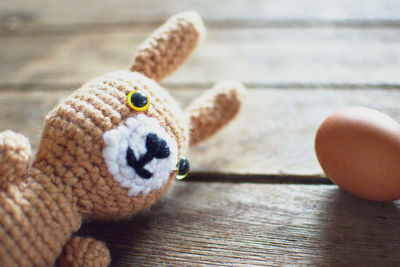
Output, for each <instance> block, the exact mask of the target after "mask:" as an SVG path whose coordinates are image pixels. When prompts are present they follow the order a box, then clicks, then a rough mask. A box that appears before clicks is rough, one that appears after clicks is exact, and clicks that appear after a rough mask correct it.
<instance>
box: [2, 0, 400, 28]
mask: <svg viewBox="0 0 400 267" xmlns="http://www.w3.org/2000/svg"><path fill="white" fill-rule="evenodd" d="M185 10H195V11H197V12H199V13H200V15H201V16H202V17H203V18H204V19H205V20H206V21H208V22H209V23H211V24H214V25H215V24H217V25H221V24H222V25H229V26H232V25H233V26H239V27H241V26H243V25H245V26H249V25H253V26H270V25H272V26H280V25H283V26H290V27H298V26H315V25H317V26H318V25H322V26H326V25H329V24H333V25H335V24H338V25H343V24H345V25H346V24H349V25H353V26H363V25H365V24H366V25H367V26H376V25H378V26H379V25H384V26H385V25H388V26H391V25H398V24H399V14H400V4H399V2H398V1H392V0H365V1H363V2H362V5H361V4H360V3H359V1H356V0H325V1H324V2H323V4H322V3H321V2H320V1H318V0H302V1H291V0H281V1H263V0H248V1H240V0H221V1H218V2H217V3H216V2H215V1H213V0H203V1H194V0H184V1H182V0H169V1H163V0H153V1H149V0H136V1H135V2H134V3H133V2H132V1H129V0H115V1H112V2H109V1H101V2H100V3H99V1H94V0H91V1H79V0H70V1H50V0H36V1H34V2H32V1H24V0H13V1H1V2H0V25H1V27H0V29H1V30H2V31H0V32H3V33H4V32H5V33H7V32H32V31H33V32H36V33H40V32H43V31H50V32H55V33H57V32H60V31H63V30H68V29H66V27H67V28H68V27H74V26H75V27H74V30H76V31H82V30H84V31H85V30H87V29H90V30H91V29H94V28H98V26H95V27H90V25H101V26H102V27H107V25H110V24H132V23H153V24H158V23H160V22H162V21H164V20H165V19H166V18H167V17H169V16H170V15H172V14H174V13H176V12H181V11H185ZM371 21H372V23H371Z"/></svg>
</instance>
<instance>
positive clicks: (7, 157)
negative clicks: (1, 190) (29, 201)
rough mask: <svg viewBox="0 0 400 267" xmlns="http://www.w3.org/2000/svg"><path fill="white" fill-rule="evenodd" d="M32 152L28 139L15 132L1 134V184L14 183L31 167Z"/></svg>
mask: <svg viewBox="0 0 400 267" xmlns="http://www.w3.org/2000/svg"><path fill="white" fill-rule="evenodd" d="M31 158H32V150H31V146H30V144H29V141H28V139H27V138H26V137H25V136H23V135H22V134H18V133H15V132H13V131H5V132H1V133H0V184H3V183H4V182H5V181H8V182H13V181H14V180H15V179H17V178H19V177H21V175H22V174H23V173H24V172H25V171H26V170H27V168H28V167H29V164H30V161H31Z"/></svg>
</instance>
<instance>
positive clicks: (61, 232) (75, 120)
mask: <svg viewBox="0 0 400 267" xmlns="http://www.w3.org/2000/svg"><path fill="white" fill-rule="evenodd" d="M202 32H203V29H202V23H201V20H200V18H199V17H198V15H197V14H195V13H191V12H188V13H182V14H178V15H176V16H175V17H173V18H171V19H170V20H169V21H167V23H166V24H165V25H163V26H162V27H161V28H160V29H159V30H157V31H156V32H155V33H154V34H153V35H152V36H151V37H150V38H149V39H148V40H147V41H146V42H145V43H144V45H143V46H142V47H141V49H140V50H139V52H138V55H137V56H136V58H135V60H134V62H133V65H132V68H131V70H132V71H128V70H121V71H116V72H112V73H108V74H105V75H103V76H101V77H97V78H95V79H93V80H91V81H89V82H87V83H85V84H84V85H83V86H82V87H81V88H79V89H78V90H76V91H75V92H74V93H72V94H71V95H70V96H68V97H67V98H66V99H64V100H62V101H61V102H60V103H59V104H58V105H57V106H56V107H55V108H54V109H53V110H52V111H51V112H50V113H49V114H48V116H47V117H46V125H45V129H44V131H43V134H42V139H41V143H40V146H39V150H38V153H37V155H36V158H35V160H34V162H33V164H32V167H29V162H30V159H31V151H30V146H29V142H28V141H27V139H26V138H25V137H23V136H22V135H19V134H16V133H13V132H11V131H6V132H3V133H0V266H52V265H53V264H54V262H55V261H56V259H57V257H58V256H59V255H60V254H61V253H62V250H63V248H64V251H63V253H62V256H61V258H60V259H59V263H60V265H62V266H107V265H108V264H109V263H110V255H109V252H108V250H107V248H106V247H105V245H104V244H103V243H101V242H98V241H96V240H93V239H90V238H80V237H76V236H74V237H72V235H73V233H74V232H76V231H77V230H78V229H79V227H80V224H81V221H83V220H85V219H102V220H113V219H118V218H124V217H129V216H131V215H133V214H134V213H136V212H138V211H141V210H144V209H147V208H148V207H150V206H151V205H152V204H153V203H154V202H155V201H156V200H157V199H158V198H160V196H161V195H162V194H163V193H164V192H165V191H166V190H167V188H168V187H169V186H170V185H171V183H172V180H173V178H174V177H175V173H174V171H172V172H171V173H170V174H169V179H168V181H167V182H166V183H165V184H164V185H163V187H161V188H159V189H154V190H153V191H150V193H148V194H142V193H140V194H138V195H135V196H131V197H130V196H129V195H128V189H127V188H125V187H122V186H121V184H120V183H119V182H118V181H116V180H115V177H113V175H112V174H111V173H110V172H109V169H108V166H107V164H106V162H105V160H104V159H103V150H104V148H105V142H104V139H103V135H104V133H105V132H107V131H109V130H112V129H115V128H117V127H119V126H121V125H123V124H125V122H126V121H127V119H128V118H132V117H135V116H136V115H137V114H138V111H135V110H133V109H131V108H130V107H129V106H128V105H127V103H126V96H127V94H128V93H129V92H131V91H135V90H139V91H142V92H145V93H146V95H147V96H148V97H149V100H150V103H151V105H150V107H149V108H148V109H147V110H146V111H142V112H140V113H141V114H144V115H146V116H148V117H151V118H153V119H155V120H157V121H158V123H159V124H160V126H161V127H162V128H164V130H165V132H166V133H167V134H168V135H169V136H170V137H171V138H173V139H174V140H175V141H176V144H177V149H178V154H179V155H183V154H184V153H185V151H186V149H187V147H188V145H189V143H190V144H195V143H197V142H199V141H201V140H203V139H204V138H207V137H209V136H210V135H211V134H213V133H214V132H216V131H217V130H218V129H219V128H220V127H222V126H223V125H224V124H226V123H227V122H228V121H229V120H230V119H231V118H232V117H233V116H234V115H235V114H236V113H237V111H238V109H239V107H240V101H241V96H240V94H241V91H242V89H243V87H242V85H240V84H238V83H236V84H230V85H227V84H221V85H218V86H217V87H216V88H214V89H212V90H211V91H210V92H209V93H206V94H205V96H204V97H203V98H201V99H199V100H197V101H195V102H194V103H193V104H192V105H191V106H190V107H189V108H188V109H187V112H188V113H186V114H185V113H184V112H183V111H182V109H181V108H180V106H179V104H178V103H177V102H176V101H175V100H174V99H173V98H172V97H171V96H170V95H169V93H168V92H167V91H166V90H165V89H163V88H161V87H160V86H159V85H158V84H156V83H155V82H154V81H153V80H152V79H156V80H160V79H162V78H164V77H165V76H166V75H168V74H169V73H171V72H172V71H173V70H175V69H176V68H177V67H178V66H179V65H181V64H182V63H183V61H184V60H185V59H186V57H187V56H188V55H189V54H190V52H191V51H192V50H193V48H194V47H195V46H196V44H197V42H198V40H199V39H200V37H201V35H202ZM189 125H190V127H189ZM189 128H190V129H189ZM189 130H190V135H189ZM190 139H191V140H190ZM167 175H168V173H167ZM71 237H72V239H71Z"/></svg>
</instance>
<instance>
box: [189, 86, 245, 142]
mask: <svg viewBox="0 0 400 267" xmlns="http://www.w3.org/2000/svg"><path fill="white" fill-rule="evenodd" d="M244 93H245V87H244V86H243V85H242V84H241V83H240V82H222V83H218V84H216V85H215V86H214V87H213V88H212V89H210V90H208V91H206V92H205V93H204V94H203V95H202V96H200V97H198V98H196V99H195V100H194V101H193V102H192V103H191V104H190V105H189V106H188V107H187V108H186V110H185V114H186V116H187V118H188V120H189V127H190V145H191V146H193V145H196V144H197V143H199V142H200V141H203V140H204V139H206V138H208V137H210V136H212V135H213V134H214V133H216V132H217V131H218V130H219V129H220V128H222V126H224V125H225V124H227V123H228V122H229V121H230V120H231V119H233V118H234V117H235V115H236V114H237V113H238V112H239V109H240V107H241V104H242V100H243V96H244Z"/></svg>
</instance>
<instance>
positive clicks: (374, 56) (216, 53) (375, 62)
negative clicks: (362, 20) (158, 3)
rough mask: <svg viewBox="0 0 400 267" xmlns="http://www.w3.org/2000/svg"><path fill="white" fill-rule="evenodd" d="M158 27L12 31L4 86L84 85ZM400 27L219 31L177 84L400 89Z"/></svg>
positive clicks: (4, 46) (122, 62)
mask: <svg viewBox="0 0 400 267" xmlns="http://www.w3.org/2000/svg"><path fill="white" fill-rule="evenodd" d="M150 32H151V30H149V29H148V30H145V29H138V30H136V29H132V30H129V29H123V28H116V29H113V30H112V31H107V32H103V33H90V34H71V35H66V36H64V35H62V36H59V35H55V36H53V35H45V36H36V37H32V36H26V37H7V38H2V42H0V51H2V53H1V56H0V59H1V60H2V62H3V64H4V65H3V66H2V67H3V68H2V70H1V71H0V87H1V88H2V89H7V88H8V89H9V88H17V87H18V85H21V86H24V85H26V84H27V85H32V84H36V85H37V87H39V88H40V86H45V87H46V86H47V87H48V86H49V84H50V85H57V86H58V88H59V89H63V88H68V87H72V86H77V85H78V84H81V83H82V82H84V81H86V80H87V79H88V78H91V77H93V76H96V75H101V74H103V73H105V72H108V71H112V70H115V69H121V68H127V66H128V63H129V62H130V60H131V57H132V55H133V53H134V51H135V49H136V48H137V47H138V45H139V44H140V43H141V42H142V41H143V40H144V39H145V38H146V37H147V35H148V34H150ZM398 33H399V32H398V30H397V29H364V30H360V29H342V28H326V29H279V30H277V29H269V30H263V29H246V30H244V29H239V30H232V29H231V30H229V29H225V30H211V31H209V38H208V39H207V40H206V42H205V43H204V44H203V46H200V47H199V49H198V50H197V51H196V53H195V54H194V55H193V56H192V57H191V58H190V59H189V61H188V62H187V63H186V64H185V65H184V66H183V67H182V68H180V69H179V70H178V71H177V72H176V73H174V74H173V75H172V76H171V77H169V78H167V79H166V80H165V83H167V84H170V85H177V86H182V84H207V85H209V84H211V83H212V82H214V81H217V80H225V79H238V80H241V81H243V82H245V83H247V84H249V85H252V86H257V85H260V86H266V87H274V86H278V87H346V86H347V87H349V86H351V87H373V86H378V87H395V88H400V83H399V79H398V77H400V49H398V44H399V42H400V35H399V34H398Z"/></svg>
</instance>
